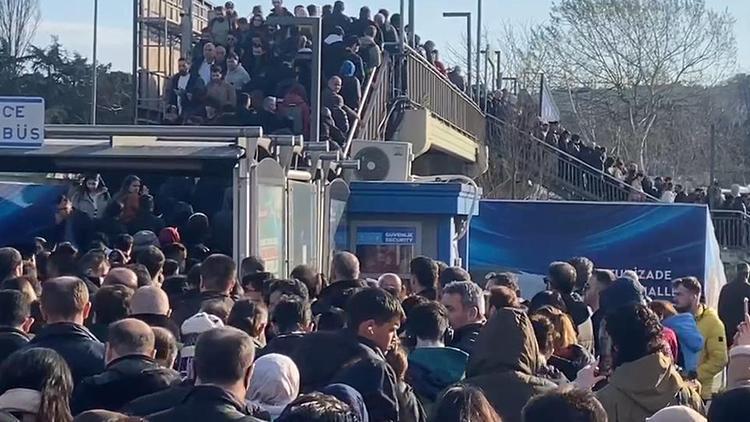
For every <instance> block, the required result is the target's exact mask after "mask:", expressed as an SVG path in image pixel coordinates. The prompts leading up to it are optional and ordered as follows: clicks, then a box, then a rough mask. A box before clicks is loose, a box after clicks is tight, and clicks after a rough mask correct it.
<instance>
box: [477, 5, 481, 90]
mask: <svg viewBox="0 0 750 422" xmlns="http://www.w3.org/2000/svg"><path fill="white" fill-rule="evenodd" d="M481 49H482V0H477V82H478V81H479V69H481V67H480V66H481V63H482V62H481V56H482V55H481V54H480V53H479V50H481ZM480 89H481V87H480V86H479V83H477V100H476V101H477V104H479V101H480V99H479V98H480Z"/></svg>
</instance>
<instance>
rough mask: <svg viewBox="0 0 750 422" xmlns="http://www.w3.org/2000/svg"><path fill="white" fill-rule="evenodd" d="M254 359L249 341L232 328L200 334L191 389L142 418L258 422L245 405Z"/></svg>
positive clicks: (156, 421)
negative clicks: (170, 404)
mask: <svg viewBox="0 0 750 422" xmlns="http://www.w3.org/2000/svg"><path fill="white" fill-rule="evenodd" d="M254 359H255V349H254V347H253V341H252V339H251V338H250V336H248V335H247V334H245V333H243V332H242V331H240V330H238V329H236V328H231V327H225V328H215V329H212V330H210V331H207V332H205V333H203V334H201V336H200V337H199V338H198V343H197V344H196V347H195V361H194V365H195V372H196V381H195V387H193V389H192V391H191V392H190V393H189V394H188V396H187V397H186V398H185V400H184V401H183V402H182V403H181V404H179V405H177V406H176V407H174V408H172V409H170V410H166V411H164V412H160V413H156V414H153V415H150V416H148V417H147V418H146V419H147V420H149V421H150V422H173V421H188V420H195V421H212V422H224V421H244V422H258V421H259V419H256V418H253V417H251V416H248V410H247V407H246V406H245V395H246V394H247V388H248V385H249V383H250V376H251V375H252V372H253V360H254Z"/></svg>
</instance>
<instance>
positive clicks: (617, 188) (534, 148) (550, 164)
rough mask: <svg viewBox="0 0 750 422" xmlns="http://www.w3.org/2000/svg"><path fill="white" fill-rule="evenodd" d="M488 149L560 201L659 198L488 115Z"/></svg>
mask: <svg viewBox="0 0 750 422" xmlns="http://www.w3.org/2000/svg"><path fill="white" fill-rule="evenodd" d="M487 125H488V131H487V133H488V136H489V137H490V145H491V148H493V147H494V148H497V150H496V151H495V152H498V153H499V155H500V157H501V158H502V159H503V160H504V161H505V162H506V165H509V166H511V167H512V168H513V169H516V170H518V172H519V173H521V175H523V176H526V177H528V178H529V179H530V180H532V181H533V182H535V183H538V184H540V185H541V186H544V187H545V188H547V189H548V190H550V191H552V192H554V193H555V194H557V195H559V196H560V197H562V198H565V199H569V200H585V201H649V202H657V201H658V199H657V198H655V197H653V196H650V195H648V194H646V193H644V192H635V191H633V190H632V189H631V188H630V187H629V186H627V185H626V184H625V183H624V182H623V181H621V180H618V179H616V178H614V177H612V176H611V175H609V174H608V173H606V172H603V171H601V170H600V169H597V168H594V167H592V166H590V165H589V164H587V163H585V162H583V161H581V160H580V159H578V158H577V157H575V156H573V155H571V154H569V153H567V152H565V151H562V150H560V149H559V148H557V147H556V146H554V145H550V144H548V143H546V142H544V141H542V140H541V139H538V138H536V137H534V136H533V135H531V134H528V133H524V132H523V131H521V130H519V129H517V128H515V127H513V126H512V125H509V124H506V123H505V122H503V121H502V120H500V119H498V118H496V117H494V116H490V115H488V116H487Z"/></svg>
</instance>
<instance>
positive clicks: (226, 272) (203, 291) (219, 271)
mask: <svg viewBox="0 0 750 422" xmlns="http://www.w3.org/2000/svg"><path fill="white" fill-rule="evenodd" d="M236 283H237V264H235V263H234V261H233V260H232V258H230V257H228V256H226V255H221V254H214V255H211V256H209V257H208V258H206V260H205V261H203V263H202V264H201V284H200V293H198V294H194V295H191V296H188V297H186V298H185V299H184V300H183V301H182V302H181V303H180V304H179V305H178V306H177V307H176V308H175V309H174V313H173V316H172V319H173V320H174V322H175V323H176V324H177V325H178V326H181V325H182V323H183V322H185V320H186V319H188V318H190V317H191V316H193V315H195V314H196V313H198V311H199V310H200V309H201V307H202V306H203V303H204V302H207V301H210V300H214V299H219V300H221V301H223V302H225V303H227V305H228V306H229V308H230V309H231V307H232V305H233V304H234V300H233V299H232V297H230V295H229V294H230V292H231V291H232V289H234V285H235V284H236Z"/></svg>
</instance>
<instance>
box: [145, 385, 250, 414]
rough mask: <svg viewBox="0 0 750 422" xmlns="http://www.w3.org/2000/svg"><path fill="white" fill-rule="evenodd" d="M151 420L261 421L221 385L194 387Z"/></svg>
mask: <svg viewBox="0 0 750 422" xmlns="http://www.w3.org/2000/svg"><path fill="white" fill-rule="evenodd" d="M146 419H147V420H148V421H149V422H193V421H194V422H199V421H200V422H203V421H211V422H230V421H231V422H238V421H241V422H260V419H257V418H254V417H252V416H250V413H249V410H248V409H247V407H246V406H245V404H244V403H238V402H237V400H236V399H235V398H234V397H233V396H232V395H231V394H229V393H228V392H226V391H224V390H223V389H221V388H219V387H214V386H209V385H200V386H196V387H193V389H192V390H191V391H190V392H189V393H188V395H187V396H186V397H185V399H184V400H183V401H182V403H180V404H179V405H177V406H175V407H174V408H172V409H169V410H165V411H164V412H159V413H156V414H154V415H150V416H148V417H147V418H146Z"/></svg>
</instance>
